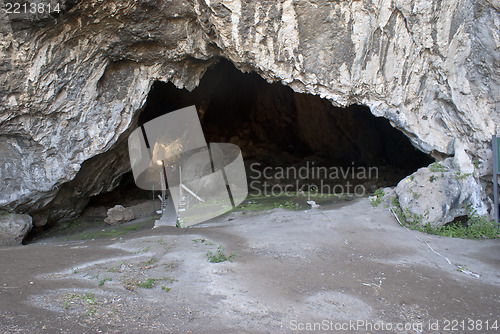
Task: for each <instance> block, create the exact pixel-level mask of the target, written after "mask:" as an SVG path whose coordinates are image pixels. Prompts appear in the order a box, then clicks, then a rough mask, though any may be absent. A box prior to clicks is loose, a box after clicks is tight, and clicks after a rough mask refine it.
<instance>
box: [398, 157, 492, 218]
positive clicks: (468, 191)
mask: <svg viewBox="0 0 500 334" xmlns="http://www.w3.org/2000/svg"><path fill="white" fill-rule="evenodd" d="M395 191H396V195H397V196H398V199H399V205H400V206H401V209H402V210H403V212H404V213H405V216H406V219H407V220H408V221H409V222H413V223H417V224H421V225H425V224H427V223H429V224H431V225H432V226H434V227H439V226H442V225H444V224H446V223H449V222H451V221H453V219H455V218H456V217H459V216H465V215H468V214H470V213H471V212H472V210H476V211H478V212H479V213H484V212H482V211H483V210H484V207H483V206H482V203H481V193H480V189H479V187H478V181H477V179H476V177H475V176H474V173H472V172H463V171H460V170H458V169H457V168H456V166H454V165H453V164H452V160H451V159H447V160H445V161H444V162H441V163H438V162H435V163H433V164H431V165H430V166H428V167H424V168H420V169H419V170H418V171H416V172H415V173H413V174H412V175H410V176H408V177H406V178H405V179H403V180H401V181H400V182H399V184H398V185H397V187H396V189H395Z"/></svg>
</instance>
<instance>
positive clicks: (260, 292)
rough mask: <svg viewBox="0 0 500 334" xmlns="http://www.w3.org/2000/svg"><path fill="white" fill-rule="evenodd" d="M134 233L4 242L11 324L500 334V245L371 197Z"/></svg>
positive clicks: (4, 305) (28, 327)
mask: <svg viewBox="0 0 500 334" xmlns="http://www.w3.org/2000/svg"><path fill="white" fill-rule="evenodd" d="M143 221H144V219H143ZM133 223H134V222H131V223H130V224H133ZM133 230H134V229H131V231H132V232H129V233H127V234H124V235H120V236H118V234H117V235H114V234H110V235H109V236H108V237H104V238H102V239H99V240H74V241H71V240H70V241H65V239H64V238H45V239H43V238H42V239H40V240H36V242H34V243H31V244H29V245H27V246H21V247H13V248H3V249H0V254H1V256H0V268H2V273H1V275H0V331H1V332H2V333H293V332H308V333H313V332H321V331H325V332H327V331H330V332H338V333H450V332H454V333H464V332H470V333H500V296H499V295H500V240H499V239H496V240H479V241H475V240H461V239H451V238H445V237H439V236H432V235H425V234H422V233H420V232H415V231H410V230H407V229H405V228H403V227H401V226H399V225H398V223H397V222H396V220H395V219H394V217H393V216H392V214H391V213H390V212H389V211H388V209H387V208H385V207H384V206H383V205H380V206H379V207H377V208H373V207H372V206H371V205H370V203H369V200H368V199H366V198H362V199H358V200H355V201H349V202H341V203H336V204H331V205H326V206H321V207H320V208H318V209H313V210H301V211H300V210H299V211H291V210H286V209H282V208H276V209H272V210H264V211H255V212H254V211H245V210H243V211H237V212H231V213H229V214H225V215H223V216H220V217H218V218H215V219H213V220H211V221H209V222H206V223H203V224H200V225H196V226H193V227H190V228H185V229H179V228H176V227H173V226H164V227H158V228H154V229H152V228H142V229H141V228H139V229H135V231H133ZM219 246H221V247H222V248H223V251H222V249H221V252H223V253H224V256H222V255H221V256H218V247H219ZM208 252H211V254H207V253H208ZM235 253H236V254H235ZM209 255H213V256H214V255H215V257H214V258H213V259H214V260H217V259H219V260H224V259H225V258H230V259H229V260H227V261H224V262H220V263H212V262H209ZM231 260H232V262H231ZM463 327H465V329H464V328H463Z"/></svg>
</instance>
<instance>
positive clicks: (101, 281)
mask: <svg viewBox="0 0 500 334" xmlns="http://www.w3.org/2000/svg"><path fill="white" fill-rule="evenodd" d="M106 281H112V279H111V278H103V279H102V280H100V281H99V284H98V285H99V286H103V285H104V283H106Z"/></svg>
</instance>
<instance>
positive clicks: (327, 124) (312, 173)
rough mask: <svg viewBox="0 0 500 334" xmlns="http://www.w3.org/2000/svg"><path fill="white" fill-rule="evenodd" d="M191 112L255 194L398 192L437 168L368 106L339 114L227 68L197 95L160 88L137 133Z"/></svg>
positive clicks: (206, 78) (217, 68) (217, 70)
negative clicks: (283, 188) (239, 160)
mask: <svg viewBox="0 0 500 334" xmlns="http://www.w3.org/2000/svg"><path fill="white" fill-rule="evenodd" d="M190 105H195V106H196V109H197V111H198V116H199V118H200V121H201V125H202V129H203V132H204V135H205V139H206V142H207V143H210V142H216V143H217V142H221V143H232V144H236V145H238V146H239V147H240V149H241V151H242V155H243V158H244V161H245V166H246V169H247V178H248V182H249V186H250V189H249V190H250V194H252V193H254V194H255V193H256V192H257V193H259V190H258V189H262V187H263V186H265V184H266V183H267V184H268V185H269V184H276V183H285V184H286V183H289V184H291V183H295V184H296V185H297V184H299V185H300V184H304V183H307V182H310V183H312V184H316V185H318V186H320V184H325V183H326V184H329V185H330V188H329V189H330V192H332V190H333V188H334V186H335V185H338V184H343V185H345V183H346V182H349V181H350V182H351V183H352V184H353V185H356V184H364V185H366V191H365V193H364V194H366V193H370V192H373V191H374V190H375V189H377V188H379V187H385V186H395V185H396V184H397V182H399V180H401V179H403V178H404V177H406V176H407V175H410V174H411V173H413V172H414V171H416V170H417V169H418V168H420V167H423V166H427V165H429V164H430V163H432V162H433V161H434V160H433V159H432V158H431V157H430V156H429V155H426V154H424V153H423V152H421V151H419V150H417V149H416V148H415V147H414V146H413V145H412V144H411V143H410V140H409V139H408V138H407V137H406V136H405V135H404V134H403V133H402V132H401V131H399V130H397V129H395V128H394V127H392V126H391V124H390V122H389V121H388V120H387V119H385V118H381V117H375V116H374V115H373V114H372V113H371V112H370V109H369V108H368V107H366V106H362V105H351V106H349V107H347V108H339V107H334V106H333V105H332V104H331V102H330V101H328V100H326V99H322V98H320V97H319V96H316V95H310V94H302V93H296V92H294V91H293V90H292V89H291V88H289V87H287V86H285V85H283V84H281V83H271V84H270V83H268V82H267V81H265V80H264V79H263V78H262V77H260V76H259V75H258V74H256V73H253V72H252V73H243V72H241V71H239V70H238V69H237V68H236V67H235V66H234V65H233V64H232V63H231V62H229V61H227V60H221V61H220V62H218V63H217V64H215V65H213V66H212V67H210V68H209V69H208V70H207V71H206V73H205V74H204V75H203V77H202V78H201V80H200V83H199V85H198V86H197V87H196V88H195V89H194V90H192V91H188V90H186V89H178V88H176V87H175V86H174V85H173V84H172V83H165V82H160V81H157V82H155V83H154V84H153V85H152V88H151V91H150V93H149V95H148V98H147V101H146V104H145V107H144V109H143V110H142V112H141V113H140V115H139V125H142V124H144V123H146V122H148V121H150V120H153V119H155V118H156V117H159V116H161V115H164V114H166V113H169V112H172V111H174V110H178V109H181V108H184V107H187V106H190ZM306 170H307V171H306ZM300 171H302V173H301V174H300V175H299V173H300ZM362 171H365V174H370V175H362V174H360V172H362ZM349 173H350V174H349ZM355 173H357V174H356V175H352V174H355ZM252 181H253V183H252ZM297 181H298V183H297ZM326 189H328V188H326ZM252 190H254V192H252ZM295 190H298V189H295ZM345 190H346V188H343V187H337V188H335V190H333V192H336V193H338V192H345ZM260 193H261V192H260ZM261 194H262V193H261Z"/></svg>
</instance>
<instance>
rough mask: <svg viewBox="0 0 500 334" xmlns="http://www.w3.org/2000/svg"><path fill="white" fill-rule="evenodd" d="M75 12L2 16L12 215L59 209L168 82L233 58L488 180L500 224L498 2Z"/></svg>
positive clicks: (159, 6)
mask: <svg viewBox="0 0 500 334" xmlns="http://www.w3.org/2000/svg"><path fill="white" fill-rule="evenodd" d="M0 4H1V5H2V7H3V2H2V1H0ZM63 5H64V6H63V7H64V12H63V13H60V14H59V15H58V16H57V17H51V16H46V17H42V18H35V17H29V16H26V17H21V18H17V19H14V18H13V17H9V16H8V15H6V14H5V13H4V12H3V11H2V12H1V13H0V27H1V28H0V138H1V139H0V179H1V183H0V207H2V208H6V209H8V210H10V211H19V212H28V213H33V212H35V213H36V212H40V211H44V210H46V209H47V208H48V207H50V203H51V202H52V203H55V202H57V201H55V198H57V196H58V193H59V192H60V188H61V187H62V186H63V184H65V183H67V182H69V181H71V180H73V179H74V178H75V176H76V175H77V173H78V172H79V171H80V169H81V168H82V164H83V163H84V162H85V161H87V160H89V159H91V158H93V157H94V158H95V157H96V156H99V155H101V156H102V157H103V158H102V159H108V158H107V157H106V152H108V151H110V150H111V149H113V148H116V147H117V145H119V144H120V141H121V140H123V135H124V133H125V132H126V131H127V130H130V128H131V127H133V126H134V124H135V122H136V119H137V115H138V112H139V111H140V109H141V108H142V107H143V105H144V103H145V99H146V96H147V94H148V91H149V89H150V87H151V85H152V83H153V81H154V80H161V81H171V82H173V83H174V84H175V85H176V86H178V87H187V88H188V89H192V88H194V87H195V86H196V85H197V83H198V81H199V79H200V77H201V76H202V75H203V73H204V71H205V70H206V68H207V67H209V66H210V65H211V64H213V63H214V62H215V61H217V57H225V58H228V59H229V60H231V61H232V62H233V63H235V65H236V66H237V67H238V68H240V69H241V70H243V71H250V70H253V71H256V72H257V73H259V74H260V75H261V76H262V77H264V78H265V79H267V80H268V81H281V82H283V83H284V84H286V85H288V86H290V87H291V88H293V89H294V90H295V91H298V92H304V93H311V94H315V95H320V96H321V97H325V98H327V99H329V100H331V101H332V103H333V104H334V105H336V106H347V105H350V104H354V103H357V104H364V105H367V106H369V107H370V109H371V111H372V112H373V113H374V114H375V115H377V116H384V117H386V118H388V119H389V120H391V122H392V124H393V125H394V126H395V127H396V128H398V129H400V130H401V131H403V132H404V133H405V134H406V135H407V136H408V137H409V138H410V139H411V140H412V142H413V143H414V145H415V146H417V147H418V148H420V149H421V150H422V151H424V152H428V153H431V154H432V155H433V156H435V157H436V158H438V159H442V158H445V157H452V158H453V159H455V164H454V165H455V166H457V167H456V168H457V169H458V170H462V171H463V172H467V173H468V172H472V173H474V180H475V181H474V182H475V184H476V186H475V187H476V189H480V193H481V194H482V195H481V196H480V198H479V199H478V198H477V196H476V197H474V198H475V200H474V203H472V204H473V205H474V206H475V207H476V208H478V211H479V212H480V213H486V210H487V208H488V203H489V200H488V198H487V194H486V192H485V190H486V182H487V181H488V180H489V175H491V168H490V167H489V166H490V165H491V150H490V149H489V145H490V144H489V141H490V139H491V135H492V134H493V133H494V132H495V130H497V131H498V132H499V133H500V131H499V130H500V126H499V122H498V121H499V116H498V107H499V104H500V102H499V91H500V89H499V78H500V56H499V47H500V33H499V32H500V3H499V2H498V0H477V1H472V0H466V1H458V0H444V1H438V0H434V1H431V0H416V1H404V0H391V1H389V0H381V1H340V2H336V1H335V2H332V1H326V0H325V1H322V0H320V1H314V2H309V1H292V0H284V1H251V2H245V1H239V0H233V1H214V0H192V1H177V0H172V1H167V0H163V1H162V0H150V1H147V0H143V1H132V0H128V1H114V0H106V1H103V0H101V1H98V0H89V1H81V2H77V1H66V2H63ZM120 138H121V139H120ZM97 165H99V164H97ZM86 173H87V172H86ZM120 173H122V171H121V170H119V169H118V170H117V172H116V173H110V174H111V175H109V178H108V179H106V180H102V182H97V185H95V186H91V187H90V189H87V191H86V194H87V195H91V194H95V193H98V192H99V191H101V190H102V189H106V188H109V187H110V186H112V184H113V183H114V182H115V181H116V177H117V176H119V174H120ZM87 174H88V175H89V178H92V173H87ZM94 181H95V180H94ZM82 182H89V180H88V179H86V180H84V181H82ZM94 183H96V182H93V181H91V182H89V184H94ZM87 188H88V187H87ZM68 196H69V197H70V198H71V196H74V198H79V196H81V194H77V193H73V194H69V195H67V196H65V198H66V197H68ZM54 201H55V202H54ZM490 202H491V201H490ZM490 204H491V203H490ZM61 205H62V204H61V203H59V206H61ZM44 221H46V216H45V219H44V218H43V217H41V218H40V220H39V223H38V224H43V223H44ZM35 224H37V221H36V219H35Z"/></svg>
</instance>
